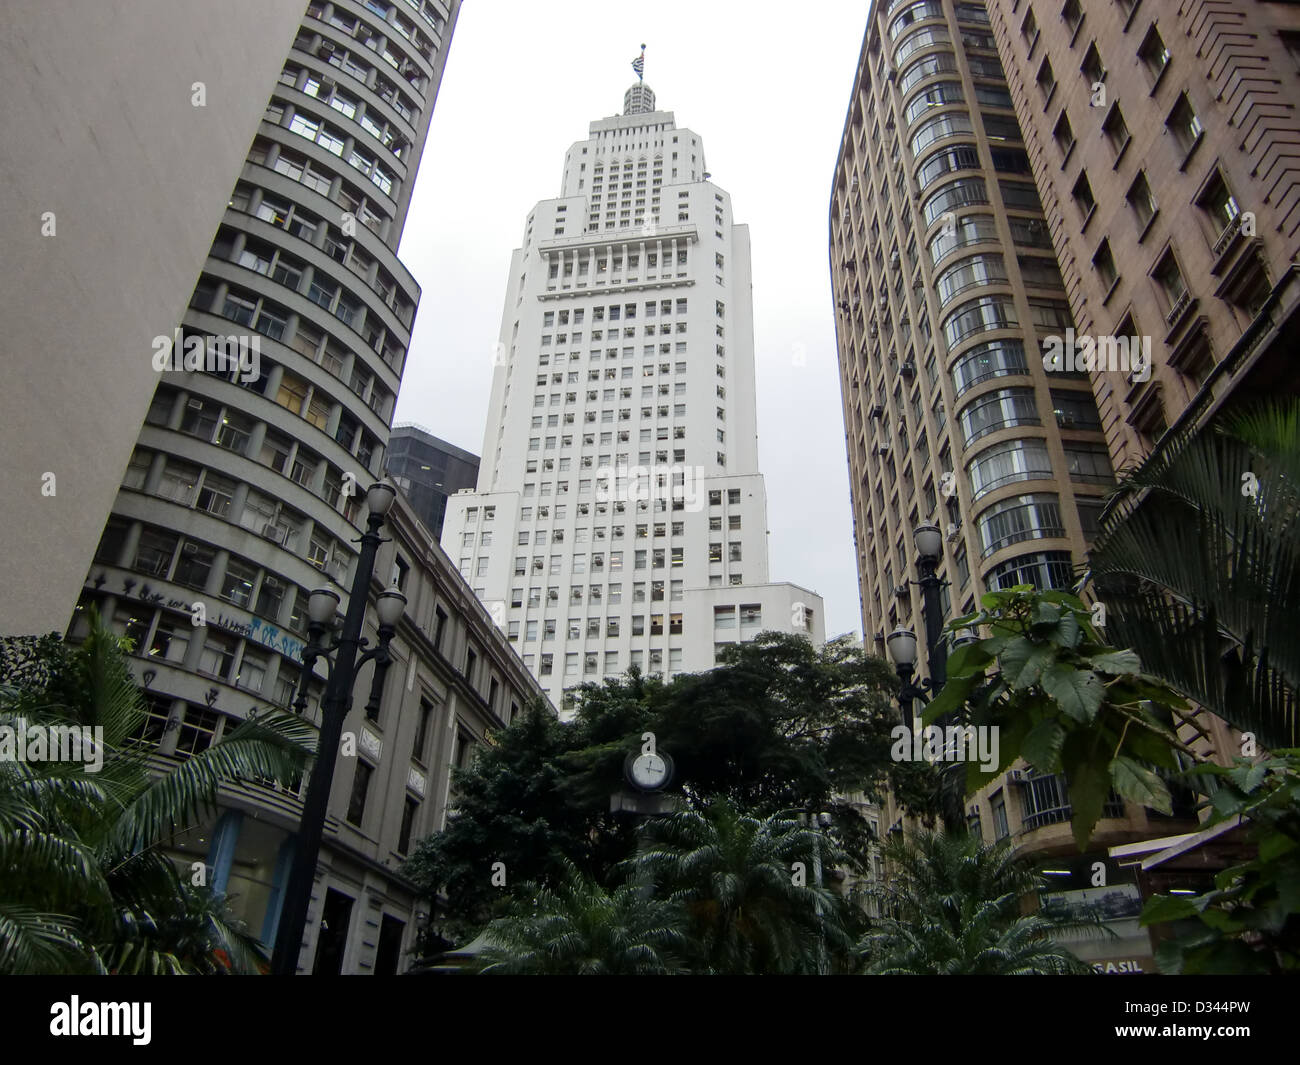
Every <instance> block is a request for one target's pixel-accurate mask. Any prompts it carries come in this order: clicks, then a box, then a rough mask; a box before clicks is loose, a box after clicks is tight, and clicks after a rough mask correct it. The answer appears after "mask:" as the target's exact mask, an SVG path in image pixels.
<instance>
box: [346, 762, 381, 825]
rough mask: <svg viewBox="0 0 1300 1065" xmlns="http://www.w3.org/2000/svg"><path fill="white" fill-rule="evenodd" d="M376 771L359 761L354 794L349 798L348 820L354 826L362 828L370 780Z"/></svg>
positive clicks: (354, 782)
mask: <svg viewBox="0 0 1300 1065" xmlns="http://www.w3.org/2000/svg"><path fill="white" fill-rule="evenodd" d="M374 772H375V771H374V769H372V768H371V767H370V766H369V765H367V764H366V763H365V762H363V761H362V760H361V759H360V758H358V759H357V766H356V772H355V773H354V774H353V776H352V793H351V795H349V797H348V813H347V819H348V821H350V822H351V823H352V824H354V825H357V826H360V824H361V819H362V818H363V817H364V816H365V813H366V795H367V793H368V792H369V791H370V778H371V777H372V776H373V775H374Z"/></svg>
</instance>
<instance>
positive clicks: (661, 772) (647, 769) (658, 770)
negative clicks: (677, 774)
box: [631, 754, 668, 788]
mask: <svg viewBox="0 0 1300 1065" xmlns="http://www.w3.org/2000/svg"><path fill="white" fill-rule="evenodd" d="M631 773H632V781H633V783H634V784H636V786H637V787H639V788H657V787H659V786H660V785H661V784H663V782H664V781H665V780H667V779H668V763H667V762H666V761H664V759H663V758H662V757H660V756H659V755H657V754H643V755H640V756H639V757H637V758H635V759H633V761H632V767H631Z"/></svg>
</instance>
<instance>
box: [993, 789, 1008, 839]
mask: <svg viewBox="0 0 1300 1065" xmlns="http://www.w3.org/2000/svg"><path fill="white" fill-rule="evenodd" d="M989 809H990V810H991V811H992V814H993V838H994V840H1000V839H1006V838H1007V836H1009V835H1011V827H1010V826H1009V825H1008V824H1007V801H1006V798H1005V797H1004V796H1003V793H1002V792H1001V791H998V792H996V793H994V795H993V796H992V797H991V798H990V799H989Z"/></svg>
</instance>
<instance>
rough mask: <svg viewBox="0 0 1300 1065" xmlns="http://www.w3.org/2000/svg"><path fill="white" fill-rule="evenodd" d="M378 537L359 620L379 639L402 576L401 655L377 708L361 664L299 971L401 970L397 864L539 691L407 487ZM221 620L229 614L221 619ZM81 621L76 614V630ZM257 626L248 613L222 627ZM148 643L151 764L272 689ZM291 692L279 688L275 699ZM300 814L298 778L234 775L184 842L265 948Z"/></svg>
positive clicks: (409, 933) (218, 728) (414, 922)
mask: <svg viewBox="0 0 1300 1065" xmlns="http://www.w3.org/2000/svg"><path fill="white" fill-rule="evenodd" d="M382 535H384V536H385V537H388V538H391V540H390V542H388V543H385V544H384V545H382V546H381V548H380V551H379V556H378V558H377V560H376V563H375V569H374V576H373V579H372V580H371V588H370V591H371V599H372V605H371V607H370V609H369V611H368V613H367V620H366V624H365V626H364V628H363V635H364V636H365V637H366V638H367V639H368V640H369V646H374V645H375V643H376V642H377V638H378V622H377V619H376V616H375V608H374V605H373V600H374V597H376V596H377V595H378V594H379V593H380V592H382V591H383V590H384V589H385V588H388V587H390V586H394V585H395V586H396V587H398V588H399V589H400V590H401V591H402V593H403V594H404V595H405V596H406V597H407V600H408V601H407V604H406V609H405V613H404V615H403V617H402V619H401V621H400V622H399V624H398V627H397V633H396V635H395V636H394V638H393V640H392V643H391V645H390V651H391V654H392V663H391V665H390V666H389V667H388V671H387V677H386V681H385V684H384V691H383V697H382V699H381V700H380V703H379V705H378V707H370V706H368V702H369V696H370V691H371V683H372V679H373V676H374V672H373V670H374V667H373V666H366V667H363V668H362V669H361V671H360V675H359V676H358V679H357V682H356V686H355V689H354V692H353V705H352V709H351V710H350V712H349V713H348V716H347V718H346V719H345V721H344V725H343V731H344V735H345V740H346V737H348V736H349V735H350V736H351V737H352V741H353V742H352V743H351V745H350V746H349V745H345V748H344V752H343V753H341V754H340V756H339V758H338V763H337V765H336V767H335V774H334V784H333V787H332V789H331V801H330V808H329V814H328V816H327V818H326V823H325V835H324V839H323V841H322V845H321V856H320V862H319V864H318V866H317V876H316V882H315V890H314V892H313V894H312V902H311V909H310V910H309V917H308V923H307V929H306V932H305V935H304V940H303V952H302V955H301V961H300V970H301V971H303V972H320V973H332V972H342V973H374V974H391V973H394V972H400V971H404V970H405V969H406V968H407V966H408V964H409V957H407V952H409V951H410V950H411V948H412V947H413V945H414V941H415V937H416V935H417V932H418V928H419V920H420V911H419V909H418V906H419V900H418V899H417V896H416V892H415V888H414V885H412V884H411V883H410V882H409V881H407V880H406V879H405V878H404V877H402V876H401V875H400V873H399V871H398V870H399V868H400V866H401V864H402V863H403V862H404V861H405V860H406V858H407V856H408V854H409V853H410V852H411V850H412V848H413V847H414V845H415V843H416V842H418V841H419V840H420V839H422V838H423V837H425V836H427V835H431V834H432V833H434V832H438V831H440V830H441V829H442V828H443V827H444V826H445V824H446V820H447V814H448V808H449V806H450V805H452V804H453V803H454V798H455V797H454V793H453V792H452V789H451V770H452V769H453V768H454V767H457V766H464V765H467V764H468V762H469V759H470V758H471V757H472V755H473V752H474V750H475V748H476V747H478V746H480V745H482V744H483V743H485V742H486V741H487V735H488V733H489V732H490V731H491V730H493V729H497V728H502V727H504V726H505V725H507V724H509V723H510V721H511V720H512V719H513V718H514V716H515V715H516V714H518V713H519V712H520V711H521V710H522V709H523V708H524V707H526V706H527V705H528V704H529V703H530V702H532V701H533V700H535V699H542V698H544V696H543V693H542V691H541V689H540V688H539V687H538V685H537V683H536V681H534V680H533V678H532V676H531V674H530V673H529V672H528V670H527V669H525V668H524V664H523V662H522V660H521V659H520V658H519V656H518V655H517V654H515V652H514V650H513V648H512V647H511V646H510V643H509V641H508V640H507V639H506V636H505V633H504V632H502V631H501V629H500V628H499V627H498V626H497V625H496V623H495V620H494V619H493V618H492V617H491V615H490V614H489V613H488V611H487V610H486V609H485V608H484V607H483V605H482V604H481V603H479V601H478V599H477V597H476V596H475V595H474V593H473V591H472V590H471V589H470V587H469V585H468V584H467V583H466V582H465V580H464V579H463V578H462V577H461V576H460V574H459V573H458V572H457V569H456V567H455V566H454V565H453V564H452V562H451V560H450V559H448V558H447V556H446V555H445V554H444V553H443V551H442V549H441V548H440V547H439V546H438V544H437V541H436V540H434V539H433V537H432V535H431V534H430V533H429V532H428V531H427V530H426V529H425V528H424V526H423V525H422V524H421V523H420V521H419V519H418V517H417V516H416V514H415V512H414V510H413V509H412V508H411V506H410V504H409V503H408V502H407V500H406V499H405V498H404V497H403V496H401V495H399V496H398V497H397V500H396V501H395V503H394V504H393V508H392V509H391V510H390V511H389V514H388V518H387V520H386V522H385V524H384V527H383V529H382ZM322 583H324V582H322ZM85 605H89V601H87V603H86V604H85ZM96 605H97V606H98V607H99V609H100V610H101V612H103V613H104V615H105V617H108V618H115V619H117V627H118V628H119V629H122V628H123V626H124V624H125V626H126V627H127V630H128V631H130V629H131V627H132V626H134V627H135V628H136V629H137V630H138V629H139V627H141V626H143V627H145V628H149V627H153V628H156V627H157V625H158V624H159V623H160V622H161V621H162V620H163V619H164V617H165V615H166V614H167V610H166V607H165V606H163V607H161V608H157V607H149V606H146V605H142V604H140V603H139V602H132V601H131V600H130V598H129V597H128V596H125V595H113V594H106V595H104V596H102V597H100V598H98V599H97V600H96ZM159 615H161V616H159ZM80 616H81V615H80V612H79V618H80ZM220 617H221V624H222V625H223V626H224V625H225V624H226V623H227V622H228V619H226V617H225V615H221V616H220ZM79 624H80V621H79V620H78V621H76V622H74V629H73V635H74V636H76V635H77V626H78V625H79ZM215 624H216V622H215V619H214V625H215ZM257 627H258V626H257V625H256V622H255V621H254V622H253V623H252V624H251V625H246V626H245V627H244V629H242V630H233V629H225V628H223V629H222V631H227V632H231V631H240V632H247V631H250V630H251V629H254V628H257ZM195 631H196V632H201V631H202V630H198V629H196V630H195ZM196 638H197V637H196ZM150 647H151V645H150V643H148V642H143V643H141V644H140V645H139V646H138V647H137V659H136V661H138V665H135V666H134V667H133V672H135V674H136V675H137V677H138V678H140V680H141V681H142V683H143V684H144V685H145V687H146V693H147V694H146V699H147V703H148V707H149V717H148V720H147V721H146V722H145V726H144V730H143V734H142V735H143V737H144V738H146V739H150V740H154V741H156V742H157V743H158V751H157V754H156V755H155V756H154V763H155V765H156V766H157V767H158V768H160V769H165V768H166V767H167V766H168V765H170V764H173V763H174V761H175V760H176V759H183V758H186V757H188V756H190V755H191V754H193V753H196V752H198V751H200V750H203V749H204V748H206V747H207V746H208V745H209V744H210V743H212V742H213V740H214V739H217V738H219V737H220V736H222V735H223V734H224V733H225V732H227V731H229V730H230V729H233V728H234V727H235V726H236V725H238V723H239V721H240V719H242V718H243V717H244V716H245V715H246V714H247V712H249V711H251V710H256V709H259V708H262V707H265V706H267V705H268V702H269V701H270V700H268V699H267V698H266V697H265V696H262V695H261V694H260V693H258V692H256V691H250V690H249V688H248V685H247V680H248V677H247V676H243V677H242V678H241V677H236V678H235V680H234V682H233V683H222V682H221V680H220V679H219V678H213V677H210V676H209V677H206V678H205V677H201V676H193V675H186V674H184V673H181V672H180V671H178V670H175V669H174V667H172V666H171V665H170V664H169V663H168V662H167V661H166V659H165V657H164V658H160V656H159V655H157V654H155V653H153V651H152V650H151V649H150ZM318 672H319V671H318ZM241 679H242V681H243V683H241ZM191 689H192V694H193V696H194V699H195V701H196V702H201V703H203V704H204V711H203V712H201V713H197V714H196V712H195V711H194V710H192V709H188V708H187V707H186V704H185V703H184V702H183V701H182V702H181V703H179V704H178V703H177V702H176V701H175V700H173V699H172V698H170V697H169V696H167V695H163V694H160V690H161V691H162V692H168V691H171V692H175V691H179V692H182V693H190V692H191ZM323 690H324V683H323V678H322V679H320V680H315V681H312V682H311V685H310V687H309V693H310V699H309V708H308V715H309V717H310V718H311V719H312V720H313V721H314V722H315V723H316V724H319V723H320V716H319V700H320V697H321V695H322V694H323ZM289 698H290V693H289V692H287V691H286V692H285V693H284V698H283V700H280V699H277V700H274V702H284V703H287V702H288V701H289ZM178 707H179V708H178ZM300 811H301V791H300V789H299V788H294V789H285V788H271V787H265V786H261V785H257V784H252V783H249V784H244V785H241V786H238V787H226V788H223V790H222V798H221V813H220V815H219V816H218V817H215V818H213V819H211V820H209V821H208V822H207V823H206V824H204V825H203V826H202V827H201V828H199V829H197V830H195V831H193V832H191V833H189V834H188V835H187V836H185V837H183V838H181V839H179V840H177V841H176V844H175V847H174V850H173V852H172V853H173V857H174V858H175V859H176V860H177V861H180V862H183V863H184V864H186V865H189V864H191V863H193V862H199V861H201V862H203V863H205V865H206V866H207V876H208V878H209V880H208V882H209V883H210V884H211V885H212V886H214V887H216V888H217V889H218V890H220V891H223V892H225V893H226V894H227V896H228V898H229V900H230V903H231V906H232V909H233V910H234V912H235V914H236V915H237V916H238V917H239V918H241V919H242V920H243V921H244V922H245V923H246V925H247V926H248V928H249V930H250V931H252V932H253V933H254V934H256V935H258V936H259V938H260V939H261V940H262V942H263V943H264V944H265V945H266V947H267V949H268V951H269V950H270V947H271V945H272V943H273V942H274V939H275V929H276V921H277V919H278V915H279V906H280V899H281V896H280V893H281V891H282V889H283V887H284V884H285V882H286V880H287V877H288V871H289V862H290V858H291V855H292V845H293V832H294V830H295V829H296V826H297V821H298V817H299V814H300ZM322 921H323V922H324V925H323V926H322Z"/></svg>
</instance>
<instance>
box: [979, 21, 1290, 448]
mask: <svg viewBox="0 0 1300 1065" xmlns="http://www.w3.org/2000/svg"><path fill="white" fill-rule="evenodd" d="M988 6H989V13H990V16H991V28H992V31H993V34H994V37H995V39H996V41H997V45H998V50H999V53H1000V55H1001V58H1002V62H1003V65H1004V67H1005V70H1006V74H1007V82H1008V87H1009V91H1010V93H1011V97H1012V100H1013V102H1014V104H1015V109H1016V115H1017V118H1018V120H1019V123H1020V125H1021V128H1022V130H1023V132H1024V140H1025V149H1026V152H1027V153H1028V155H1029V159H1030V164H1031V166H1032V168H1033V172H1034V178H1035V181H1036V183H1037V186H1038V189H1039V194H1040V196H1041V198H1042V201H1043V206H1044V215H1045V218H1046V220H1047V227H1048V231H1049V233H1050V234H1051V238H1052V243H1053V245H1054V247H1055V250H1056V253H1057V257H1058V260H1059V261H1060V264H1061V273H1062V275H1063V278H1064V281H1065V285H1066V290H1067V292H1068V294H1069V300H1070V306H1071V309H1072V312H1073V318H1074V321H1075V323H1076V330H1077V331H1078V333H1080V334H1082V335H1088V336H1102V337H1106V338H1107V339H1108V343H1107V348H1106V351H1105V354H1106V363H1107V366H1106V368H1105V369H1104V370H1103V369H1101V368H1098V369H1097V370H1096V372H1094V373H1093V374H1092V379H1093V386H1094V389H1095V391H1096V397H1097V407H1098V410H1099V411H1100V413H1101V418H1102V424H1103V427H1104V429H1105V432H1106V438H1107V442H1108V444H1109V446H1110V451H1111V456H1112V461H1113V462H1114V464H1115V466H1116V468H1122V467H1123V466H1125V465H1127V464H1129V463H1130V462H1135V461H1137V460H1139V459H1140V458H1142V457H1143V456H1144V455H1145V454H1146V453H1147V452H1149V451H1150V450H1151V448H1152V447H1154V446H1155V444H1156V443H1157V441H1159V440H1160V438H1161V437H1162V436H1163V435H1164V434H1165V432H1166V431H1167V430H1169V429H1172V428H1179V429H1181V428H1184V427H1189V426H1192V425H1197V424H1203V423H1204V421H1205V420H1206V418H1207V417H1209V416H1211V415H1212V414H1213V413H1214V412H1215V411H1217V410H1218V409H1219V408H1220V407H1221V406H1222V405H1223V404H1224V402H1225V401H1226V400H1227V399H1228V397H1229V396H1234V397H1241V396H1267V395H1276V394H1279V393H1282V394H1287V393H1290V394H1294V393H1295V392H1296V390H1297V388H1298V387H1300V374H1297V373H1296V371H1295V367H1294V362H1293V359H1292V357H1291V353H1292V352H1293V351H1294V349H1295V345H1296V342H1297V321H1296V310H1297V306H1298V304H1300V277H1298V276H1297V267H1296V264H1295V259H1296V255H1297V253H1300V166H1298V165H1297V163H1296V159H1295V152H1294V145H1295V143H1296V140H1297V139H1298V138H1300V120H1297V118H1296V115H1295V108H1294V101H1295V99H1296V95H1297V93H1300V10H1297V8H1296V6H1295V5H1294V4H1288V3H1276V2H1264V3H1254V2H1248V0H1193V2H1190V3H1181V4H1166V3H1155V2H1153V0H1145V2H1142V0H1037V2H1030V0H1023V2H1022V0H990V2H989V5H988ZM1111 337H1115V338H1128V337H1137V338H1147V343H1149V345H1150V351H1151V359H1152V363H1153V365H1152V367H1151V372H1150V373H1149V374H1138V375H1134V374H1133V373H1131V372H1128V371H1129V369H1130V368H1129V367H1127V366H1124V365H1122V360H1119V359H1116V360H1113V361H1112V358H1111V357H1110V352H1111V351H1112V350H1114V345H1113V344H1110V343H1109V338H1111ZM1114 363H1120V364H1119V365H1115V364H1114Z"/></svg>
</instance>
